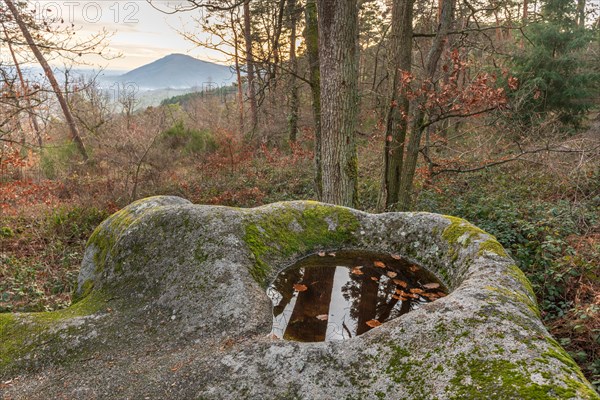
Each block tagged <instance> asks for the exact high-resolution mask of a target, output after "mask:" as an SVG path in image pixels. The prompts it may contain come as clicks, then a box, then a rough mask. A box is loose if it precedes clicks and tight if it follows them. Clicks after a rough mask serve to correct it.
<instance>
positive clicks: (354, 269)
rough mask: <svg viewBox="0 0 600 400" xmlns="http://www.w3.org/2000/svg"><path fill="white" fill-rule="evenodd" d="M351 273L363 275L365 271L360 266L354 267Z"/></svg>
mask: <svg viewBox="0 0 600 400" xmlns="http://www.w3.org/2000/svg"><path fill="white" fill-rule="evenodd" d="M351 273H353V274H354V275H362V274H364V272H362V271H361V270H360V267H354V268H352V271H351Z"/></svg>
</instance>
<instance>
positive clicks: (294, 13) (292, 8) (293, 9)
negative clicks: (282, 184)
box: [288, 0, 300, 143]
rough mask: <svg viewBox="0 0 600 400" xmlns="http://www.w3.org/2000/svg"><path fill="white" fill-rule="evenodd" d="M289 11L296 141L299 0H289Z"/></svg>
mask: <svg viewBox="0 0 600 400" xmlns="http://www.w3.org/2000/svg"><path fill="white" fill-rule="evenodd" d="M288 13H289V17H290V70H291V74H290V113H289V116H288V123H289V141H290V143H295V142H296V139H297V137H298V112H299V105H300V99H299V97H298V83H297V79H296V74H297V73H298V60H297V59H296V25H297V17H298V5H297V0H288Z"/></svg>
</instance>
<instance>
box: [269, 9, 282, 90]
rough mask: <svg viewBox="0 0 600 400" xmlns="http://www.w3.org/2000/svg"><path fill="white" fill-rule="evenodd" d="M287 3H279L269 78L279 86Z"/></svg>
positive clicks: (274, 84)
mask: <svg viewBox="0 0 600 400" xmlns="http://www.w3.org/2000/svg"><path fill="white" fill-rule="evenodd" d="M285 3H286V0H279V5H278V7H277V22H276V25H275V34H274V37H273V66H272V67H271V71H270V75H271V76H270V78H269V80H272V81H273V86H274V87H277V68H278V67H279V62H280V59H281V57H280V56H279V51H280V47H281V45H280V41H281V31H282V30H283V14H284V13H285Z"/></svg>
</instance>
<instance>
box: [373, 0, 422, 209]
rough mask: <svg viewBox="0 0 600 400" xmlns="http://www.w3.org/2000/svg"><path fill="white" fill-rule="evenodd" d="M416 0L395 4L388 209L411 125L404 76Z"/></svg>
mask: <svg viewBox="0 0 600 400" xmlns="http://www.w3.org/2000/svg"><path fill="white" fill-rule="evenodd" d="M413 3H414V0H394V3H393V8H392V31H391V34H390V42H391V46H392V60H393V68H394V73H393V80H392V85H391V93H390V103H389V107H390V108H389V111H388V115H387V124H386V132H385V138H384V139H385V146H384V153H383V168H384V172H383V187H382V193H381V199H382V203H383V204H382V205H383V208H384V209H386V210H388V209H391V208H393V207H394V205H395V204H396V203H397V202H398V193H399V191H400V173H401V171H402V161H403V157H404V141H405V140H406V129H407V126H408V119H407V116H408V112H409V100H408V96H407V93H406V88H405V87H404V85H403V83H402V76H403V74H405V73H410V71H411V63H412V40H413V39H412V35H413V25H412V15H413Z"/></svg>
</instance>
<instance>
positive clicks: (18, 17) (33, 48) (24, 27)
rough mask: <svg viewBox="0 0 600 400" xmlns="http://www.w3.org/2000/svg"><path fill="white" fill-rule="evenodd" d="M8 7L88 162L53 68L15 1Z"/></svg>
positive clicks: (74, 140) (8, 4) (79, 148)
mask: <svg viewBox="0 0 600 400" xmlns="http://www.w3.org/2000/svg"><path fill="white" fill-rule="evenodd" d="M6 5H7V6H8V8H9V9H10V12H11V14H12V15H13V18H14V19H15V22H16V23H17V25H19V29H20V30H21V33H22V34H23V37H24V38H25V41H26V42H27V45H28V46H29V48H30V49H31V51H32V52H33V54H34V56H35V58H36V59H37V60H38V62H39V63H40V65H41V67H42V69H43V70H44V73H45V74H46V78H48V81H49V82H50V86H52V90H53V91H54V94H55V95H56V99H57V100H58V104H60V108H61V109H62V111H63V114H64V115H65V119H66V121H67V125H68V126H69V131H70V133H71V139H72V140H73V142H75V145H76V146H77V150H79V153H81V156H82V157H83V159H84V160H85V161H87V160H88V154H87V151H86V149H85V145H84V144H83V141H82V140H81V136H80V135H79V130H78V129H77V124H76V123H75V118H73V114H72V113H71V110H70V109H69V106H68V105H67V101H66V100H65V98H64V96H63V95H62V92H61V90H60V86H59V85H58V82H57V81H56V78H55V77H54V73H53V72H52V68H50V65H48V62H47V61H46V59H45V58H44V55H43V54H42V52H41V51H40V50H39V49H38V47H37V45H36V44H35V41H34V40H33V37H32V36H31V33H29V29H27V25H26V24H25V23H24V22H23V19H22V18H21V15H20V14H19V11H18V10H17V8H16V7H15V5H14V3H13V1H12V0H6Z"/></svg>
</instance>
